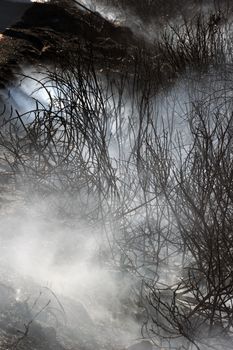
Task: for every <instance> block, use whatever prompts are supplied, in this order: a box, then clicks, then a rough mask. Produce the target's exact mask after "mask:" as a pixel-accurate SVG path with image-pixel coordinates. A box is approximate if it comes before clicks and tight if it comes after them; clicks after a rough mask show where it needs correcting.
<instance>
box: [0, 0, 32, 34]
mask: <svg viewBox="0 0 233 350" xmlns="http://www.w3.org/2000/svg"><path fill="white" fill-rule="evenodd" d="M31 6H32V4H31V3H29V2H21V1H17V2H15V1H7V0H1V1H0V31H3V30H4V29H6V28H7V27H9V26H10V25H12V24H14V23H15V22H16V21H18V20H19V19H20V18H21V17H22V15H23V14H24V12H25V11H26V10H27V9H28V8H29V7H31Z"/></svg>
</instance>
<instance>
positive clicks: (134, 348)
mask: <svg viewBox="0 0 233 350" xmlns="http://www.w3.org/2000/svg"><path fill="white" fill-rule="evenodd" d="M152 349H153V345H152V343H151V342H150V341H149V340H142V341H140V342H138V343H135V344H133V345H130V346H129V347H128V348H127V350H152Z"/></svg>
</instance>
